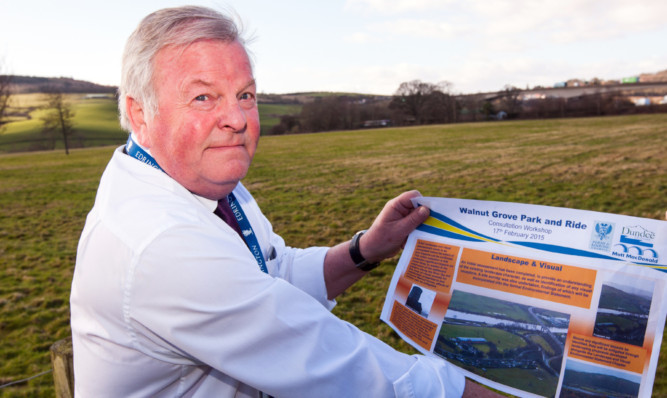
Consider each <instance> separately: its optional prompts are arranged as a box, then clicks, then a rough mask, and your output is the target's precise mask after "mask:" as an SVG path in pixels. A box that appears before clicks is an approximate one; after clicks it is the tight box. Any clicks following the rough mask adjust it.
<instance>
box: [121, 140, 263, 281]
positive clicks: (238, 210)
mask: <svg viewBox="0 0 667 398" xmlns="http://www.w3.org/2000/svg"><path fill="white" fill-rule="evenodd" d="M125 152H127V154H128V155H130V156H131V157H133V158H135V159H137V160H139V161H140V162H143V163H146V164H147V165H149V166H151V167H153V168H155V169H158V170H160V171H163V172H164V170H162V168H161V167H160V166H159V165H158V164H157V162H156V161H155V159H154V158H153V157H152V156H151V155H150V154H148V152H146V151H144V149H143V148H142V147H140V146H139V145H138V144H137V143H136V142H134V140H133V139H132V135H130V137H129V138H128V139H127V144H126V145H125ZM227 200H228V201H229V206H230V207H231V208H232V213H234V217H236V221H237V222H238V223H239V227H241V232H242V234H243V239H245V243H246V246H248V249H250V253H252V255H253V256H254V257H255V261H257V265H259V268H260V269H261V270H262V271H263V272H264V273H267V274H268V273H269V271H268V269H267V268H266V262H265V261H264V256H263V255H262V249H261V248H260V246H259V241H258V240H257V235H255V231H254V230H253V229H252V226H251V225H250V221H249V220H248V217H246V215H245V212H244V211H243V208H242V207H241V204H240V203H239V201H238V200H237V199H236V196H235V195H234V194H233V193H230V194H229V195H227Z"/></svg>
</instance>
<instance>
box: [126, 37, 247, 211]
mask: <svg viewBox="0 0 667 398" xmlns="http://www.w3.org/2000/svg"><path fill="white" fill-rule="evenodd" d="M154 65H155V73H154V76H153V85H154V87H155V91H156V95H157V100H158V111H157V114H156V115H155V116H154V118H153V119H150V120H147V121H146V124H145V127H144V128H142V130H143V131H141V132H135V133H137V135H138V136H139V142H140V143H141V144H142V145H145V146H146V147H148V148H149V149H150V150H151V153H152V154H153V156H154V157H155V160H156V161H157V162H158V164H159V165H160V167H162V169H163V170H164V171H165V172H166V173H167V174H169V175H170V176H171V177H172V178H174V179H175V180H176V181H178V182H179V183H181V184H182V185H183V186H185V187H186V188H187V189H188V190H190V191H191V192H194V193H196V194H198V195H201V196H204V197H207V198H209V199H216V200H217V199H220V198H222V197H224V196H225V195H227V194H228V193H229V192H231V190H232V189H233V188H234V187H235V186H236V184H237V183H238V182H239V180H240V179H241V178H243V177H244V176H245V175H246V172H247V171H248V167H249V166H250V162H251V161H252V158H253V156H254V154H255V149H256V148H257V142H258V140H259V132H260V129H259V114H258V112H257V102H256V87H255V80H254V78H253V74H252V68H251V65H250V61H249V59H248V55H247V54H246V52H245V50H244V48H243V46H242V45H241V44H240V43H238V42H231V43H225V42H222V41H215V40H208V41H199V42H195V43H194V44H192V45H190V46H188V47H185V48H183V47H165V48H163V49H162V50H160V51H159V52H158V53H157V56H156V58H155V64H154Z"/></svg>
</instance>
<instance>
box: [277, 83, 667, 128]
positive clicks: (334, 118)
mask: <svg viewBox="0 0 667 398" xmlns="http://www.w3.org/2000/svg"><path fill="white" fill-rule="evenodd" d="M646 112H667V105H651V106H642V107H638V106H635V104H634V103H633V102H631V101H630V100H629V99H628V98H627V97H626V96H624V95H622V94H621V93H601V92H599V93H595V94H590V95H582V96H579V97H573V98H559V97H545V98H534V99H529V98H528V99H527V98H524V96H523V95H522V90H521V89H519V88H516V87H513V86H505V88H504V89H503V90H501V91H499V92H497V93H496V94H495V95H491V96H489V95H488V93H487V94H485V95H482V94H477V95H475V94H472V95H456V94H454V93H453V92H452V85H451V83H449V82H440V83H428V82H423V81H421V80H412V81H409V82H404V83H401V85H400V86H399V87H398V89H397V90H396V92H395V93H394V95H392V96H391V97H373V96H356V95H330V96H324V97H317V98H315V99H313V100H311V101H309V102H306V103H304V104H303V107H302V109H301V112H300V113H299V114H296V115H283V116H281V118H280V123H279V124H277V125H276V126H274V127H273V128H272V129H271V130H270V132H269V134H290V133H311V132H320V131H333V130H348V129H359V128H371V127H384V126H408V125H424V124H441V123H458V122H474V121H485V120H504V119H541V118H561V117H585V116H607V115H622V114H632V113H646Z"/></svg>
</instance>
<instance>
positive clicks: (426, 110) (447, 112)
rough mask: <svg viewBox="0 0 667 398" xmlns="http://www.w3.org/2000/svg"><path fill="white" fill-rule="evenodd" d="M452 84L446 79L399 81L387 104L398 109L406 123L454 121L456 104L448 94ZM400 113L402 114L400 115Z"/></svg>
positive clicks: (397, 117) (397, 116)
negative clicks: (441, 80) (434, 81)
mask: <svg viewBox="0 0 667 398" xmlns="http://www.w3.org/2000/svg"><path fill="white" fill-rule="evenodd" d="M451 87H452V84H451V83H449V82H446V81H443V82H440V83H437V84H433V83H426V82H422V81H421V80H412V81H409V82H404V83H401V85H400V86H399V87H398V90H396V93H395V94H394V98H393V100H392V102H391V104H390V105H389V107H390V108H391V109H393V110H397V111H399V115H395V116H394V118H395V119H398V120H400V119H401V117H399V116H403V117H404V118H405V121H406V122H407V123H416V124H422V123H444V122H448V121H456V111H457V106H456V103H455V100H454V98H453V97H452V95H451V94H450V92H451ZM400 114H402V115H400Z"/></svg>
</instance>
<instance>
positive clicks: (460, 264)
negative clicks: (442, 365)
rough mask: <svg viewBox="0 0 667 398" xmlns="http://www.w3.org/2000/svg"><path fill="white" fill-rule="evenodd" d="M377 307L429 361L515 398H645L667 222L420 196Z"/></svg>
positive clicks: (663, 285) (666, 309) (664, 274)
mask: <svg viewBox="0 0 667 398" xmlns="http://www.w3.org/2000/svg"><path fill="white" fill-rule="evenodd" d="M415 202H416V204H419V205H423V206H426V207H428V208H430V209H431V216H430V217H429V219H428V220H426V222H424V223H423V224H422V225H421V226H419V227H418V228H417V230H415V231H414V232H413V233H412V234H410V236H409V237H408V241H407V243H406V246H405V249H404V251H403V254H402V255H401V258H400V260H399V263H398V266H397V267H396V271H395V273H394V276H393V279H392V282H391V285H390V287H389V291H388V293H387V298H386V300H385V303H384V307H383V310H382V316H381V318H382V320H383V321H385V322H387V323H388V324H389V325H390V326H391V327H392V328H394V330H396V332H397V333H398V334H399V335H400V336H401V337H402V338H403V339H404V340H406V341H407V342H408V343H410V344H411V345H413V346H414V347H415V348H416V349H418V350H419V351H421V352H422V353H423V354H425V355H429V356H434V357H439V358H441V359H442V360H446V361H448V362H450V363H452V364H454V365H456V366H458V367H459V368H461V369H462V370H463V372H464V373H465V374H466V376H468V377H470V378H472V379H474V380H477V381H479V382H481V383H483V384H486V385H489V386H491V387H493V388H496V389H498V390H501V391H504V392H507V393H510V394H514V395H517V396H520V397H584V396H585V397H607V396H614V397H650V396H651V390H652V387H653V381H654V378H655V371H656V367H657V361H658V355H659V352H660V344H661V342H662V334H663V328H664V325H665V316H666V314H667V291H666V289H667V222H666V221H659V220H652V219H645V218H638V217H629V216H621V215H615V214H607V213H599V212H591V211H582V210H573V209H565V208H555V207H548V206H536V205H526V204H518V203H502V202H490V201H479V200H463V199H446V198H424V197H421V198H417V199H415Z"/></svg>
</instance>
